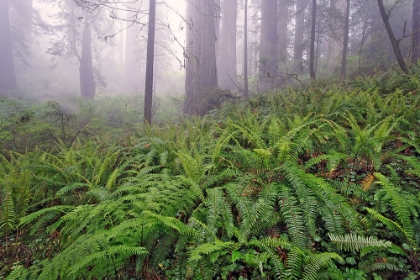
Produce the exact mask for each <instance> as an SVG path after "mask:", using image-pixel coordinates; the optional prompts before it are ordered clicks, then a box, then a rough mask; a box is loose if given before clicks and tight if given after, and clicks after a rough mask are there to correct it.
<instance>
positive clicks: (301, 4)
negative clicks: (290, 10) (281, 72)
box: [293, 0, 306, 74]
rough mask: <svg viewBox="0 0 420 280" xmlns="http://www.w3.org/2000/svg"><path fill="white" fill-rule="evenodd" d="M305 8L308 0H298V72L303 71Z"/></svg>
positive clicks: (295, 61)
mask: <svg viewBox="0 0 420 280" xmlns="http://www.w3.org/2000/svg"><path fill="white" fill-rule="evenodd" d="M305 9H306V0H297V2H296V26H295V43H294V51H293V60H294V63H295V71H296V72H297V73H298V74H302V73H303V45H304V42H303V38H304V30H305Z"/></svg>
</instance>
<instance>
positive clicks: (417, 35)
mask: <svg viewBox="0 0 420 280" xmlns="http://www.w3.org/2000/svg"><path fill="white" fill-rule="evenodd" d="M412 33H413V52H412V54H411V62H412V63H413V64H417V63H419V59H420V0H413V24H412Z"/></svg>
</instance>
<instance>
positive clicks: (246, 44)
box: [243, 0, 249, 98]
mask: <svg viewBox="0 0 420 280" xmlns="http://www.w3.org/2000/svg"><path fill="white" fill-rule="evenodd" d="M243 75H244V96H245V98H248V97H249V89H248V0H244V59H243Z"/></svg>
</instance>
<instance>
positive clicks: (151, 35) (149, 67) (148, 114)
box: [144, 0, 156, 124]
mask: <svg viewBox="0 0 420 280" xmlns="http://www.w3.org/2000/svg"><path fill="white" fill-rule="evenodd" d="M149 7H150V8H149V29H148V35H147V62H146V83H145V89H144V122H145V123H148V124H152V100H153V63H154V58H155V30H156V29H155V20H156V0H150V5H149Z"/></svg>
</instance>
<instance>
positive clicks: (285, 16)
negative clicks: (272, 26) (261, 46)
mask: <svg viewBox="0 0 420 280" xmlns="http://www.w3.org/2000/svg"><path fill="white" fill-rule="evenodd" d="M288 23H289V1H288V0H279V3H278V16H277V37H278V56H277V57H278V59H279V65H280V64H281V63H286V62H287V60H288V59H289V58H288V57H289V55H288V53H287V48H288V42H289V40H288V28H287V25H288Z"/></svg>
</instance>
